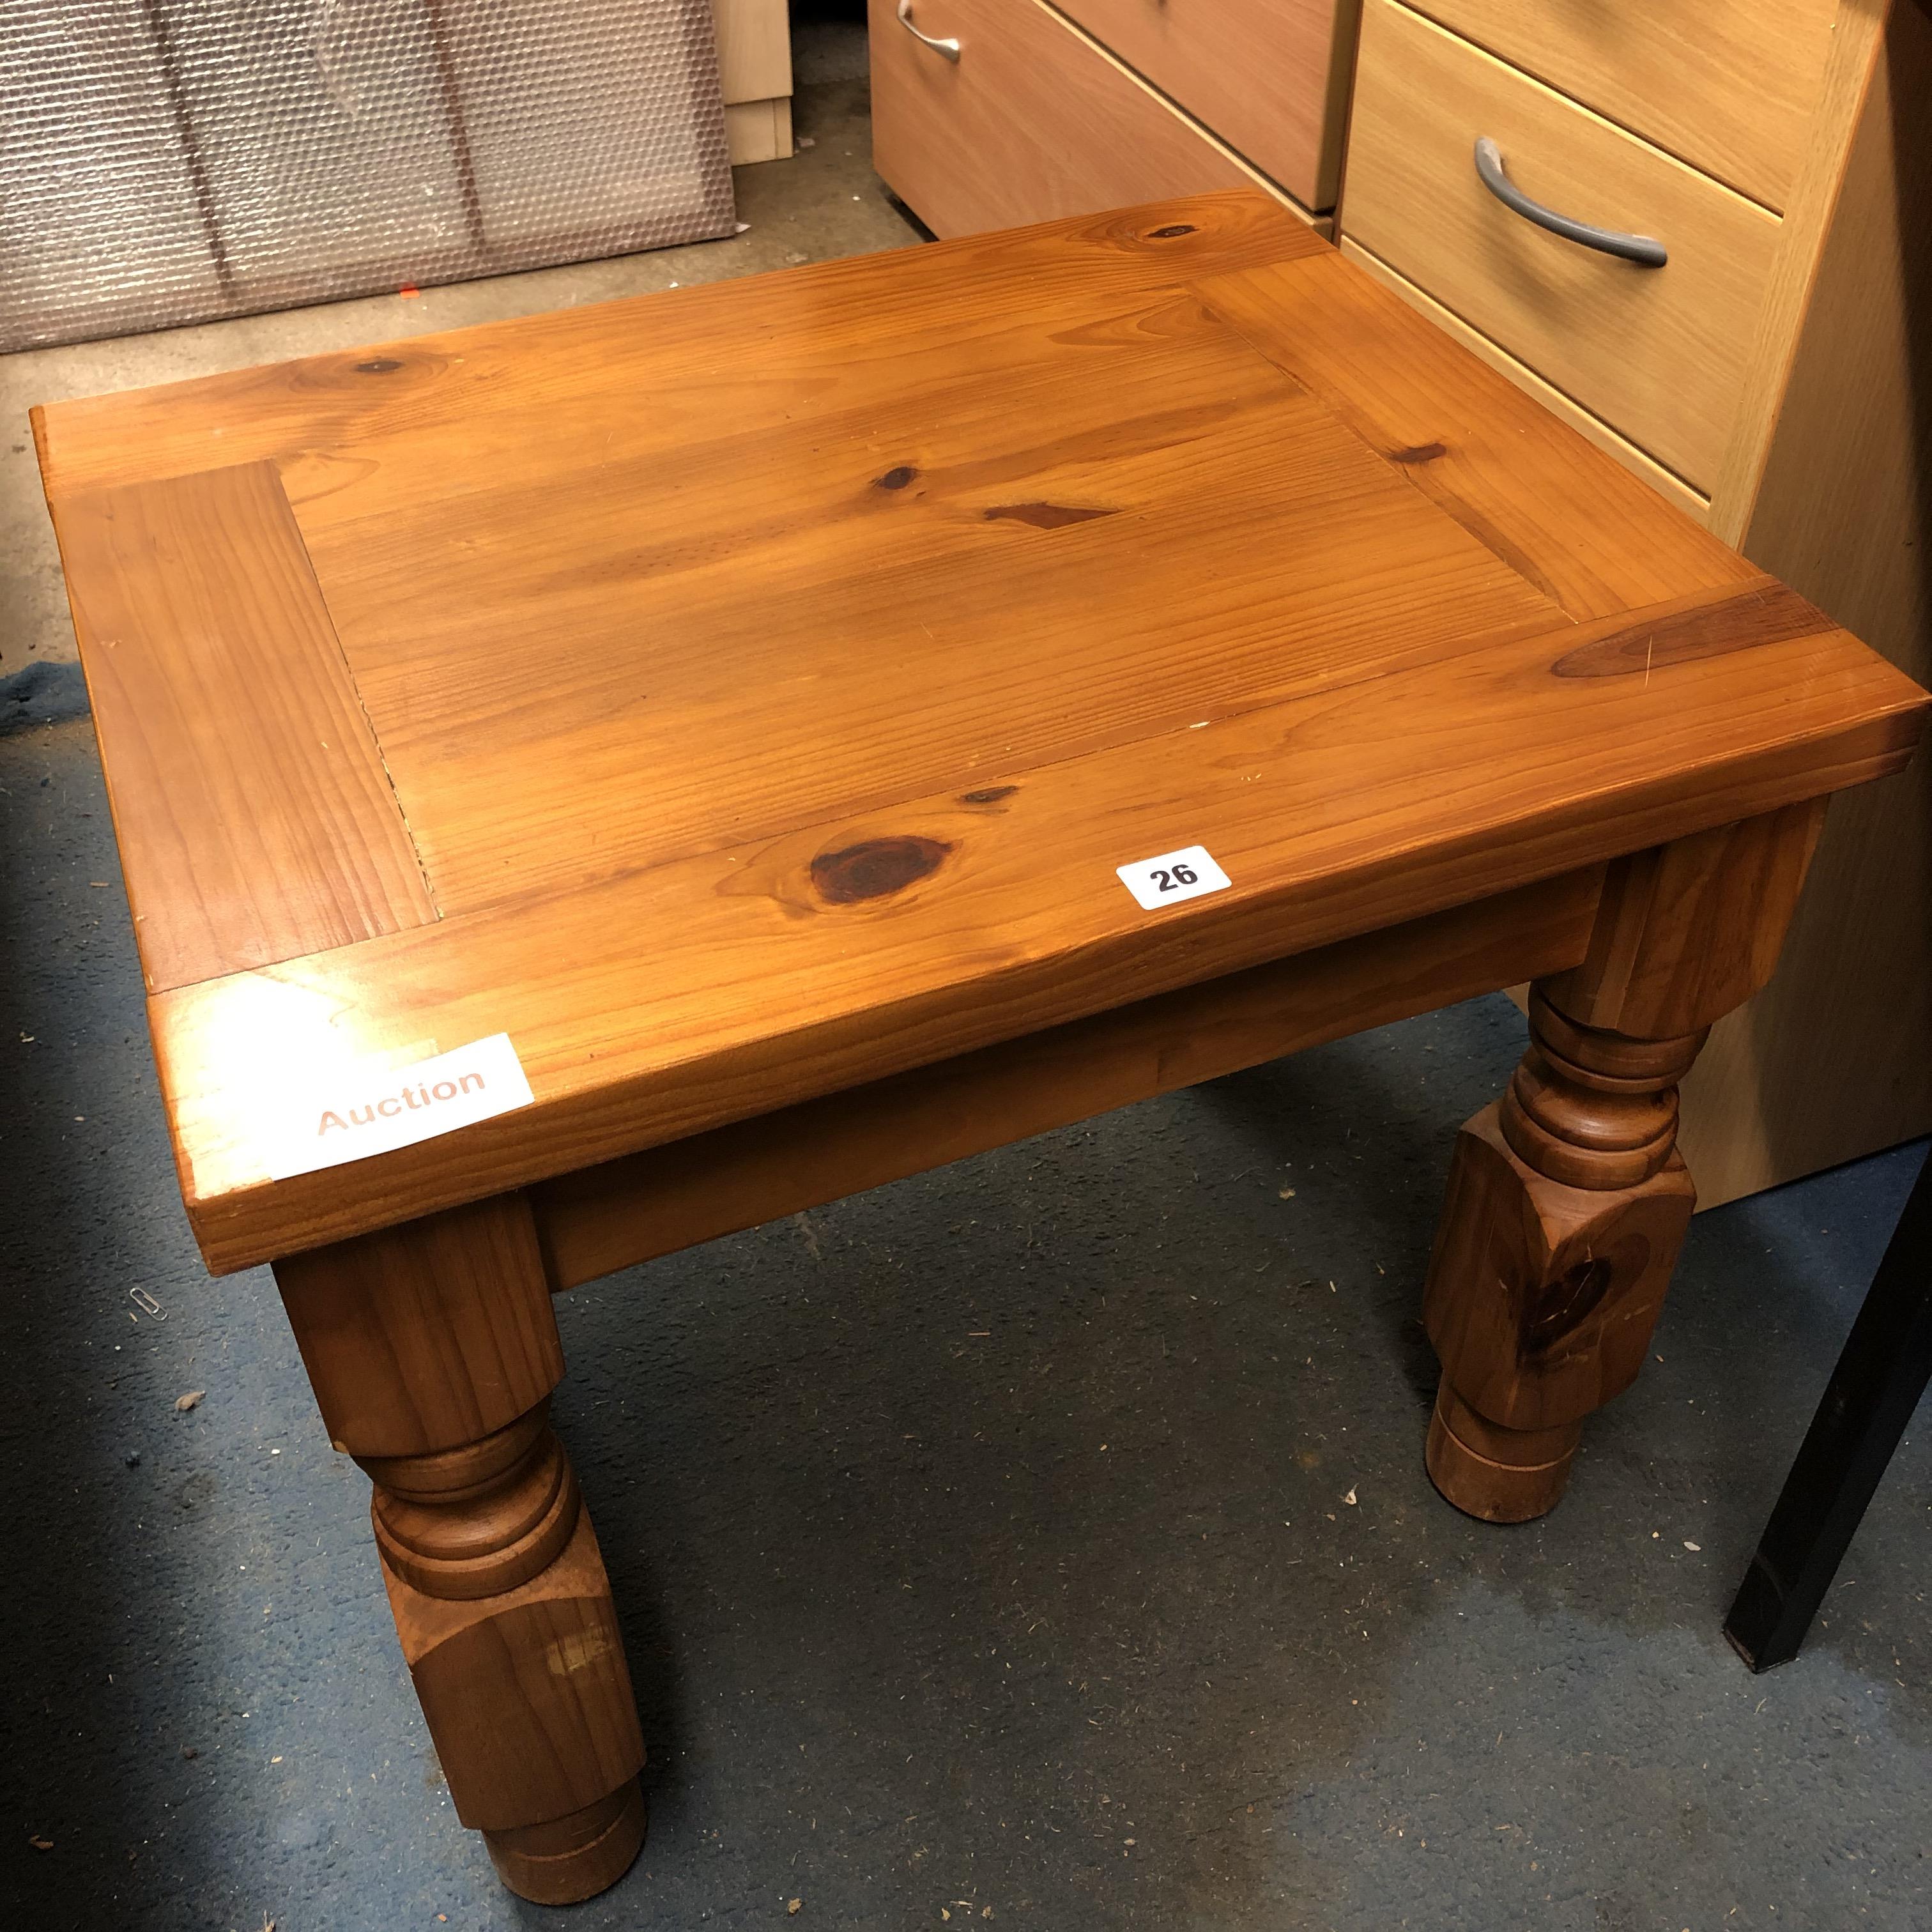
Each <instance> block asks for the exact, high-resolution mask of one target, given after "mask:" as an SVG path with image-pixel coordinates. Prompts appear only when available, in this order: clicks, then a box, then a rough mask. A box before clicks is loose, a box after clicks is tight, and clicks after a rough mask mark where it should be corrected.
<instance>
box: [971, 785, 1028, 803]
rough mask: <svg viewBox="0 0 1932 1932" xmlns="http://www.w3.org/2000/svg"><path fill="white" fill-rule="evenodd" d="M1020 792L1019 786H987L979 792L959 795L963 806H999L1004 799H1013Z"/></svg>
mask: <svg viewBox="0 0 1932 1932" xmlns="http://www.w3.org/2000/svg"><path fill="white" fill-rule="evenodd" d="M1018 790H1019V786H1018V785H986V786H985V787H983V788H982V789H981V790H978V791H962V793H960V794H959V802H960V803H961V804H962V805H998V803H999V802H1000V801H1001V799H1003V798H1011V797H1012V796H1013V793H1015V792H1016V791H1018Z"/></svg>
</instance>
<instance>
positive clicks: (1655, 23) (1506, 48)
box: [1415, 0, 1838, 208]
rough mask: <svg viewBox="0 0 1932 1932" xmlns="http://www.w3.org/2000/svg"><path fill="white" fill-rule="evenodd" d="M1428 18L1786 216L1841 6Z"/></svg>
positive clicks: (1584, 7)
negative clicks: (1807, 125) (1777, 209)
mask: <svg viewBox="0 0 1932 1932" xmlns="http://www.w3.org/2000/svg"><path fill="white" fill-rule="evenodd" d="M1415 5H1417V7H1418V10H1420V11H1421V12H1422V13H1427V14H1429V15H1430V16H1431V17H1433V19H1435V20H1439V21H1440V22H1441V23H1442V25H1443V26H1445V27H1451V28H1454V30H1455V31H1457V33H1459V34H1464V35H1466V37H1468V38H1469V39H1470V40H1475V41H1477V42H1478V43H1480V44H1481V45H1482V46H1485V47H1487V49H1489V50H1490V52H1492V53H1493V54H1499V55H1502V58H1504V59H1505V60H1506V61H1508V62H1511V63H1513V64H1514V65H1516V66H1517V67H1520V68H1526V69H1528V71H1529V72H1530V73H1532V74H1535V76H1536V77H1538V79H1539V80H1547V82H1549V83H1550V86H1553V87H1557V88H1561V89H1562V91H1563V92H1565V94H1569V95H1574V96H1575V97H1576V98H1577V99H1578V100H1579V101H1582V102H1583V103H1584V104H1585V105H1586V107H1594V108H1595V110H1597V112H1598V113H1600V114H1602V115H1607V116H1608V118H1610V119H1611V120H1613V121H1617V122H1619V124H1622V126H1624V127H1628V128H1630V129H1631V130H1633V131H1634V132H1635V133H1639V134H1641V135H1643V136H1644V137H1645V138H1646V139H1648V140H1651V141H1654V142H1655V143H1656V144H1657V145H1658V146H1659V147H1660V148H1665V149H1667V151H1669V152H1670V153H1671V154H1676V155H1678V156H1679V157H1681V158H1682V159H1683V160H1687V161H1688V162H1690V163H1691V165H1692V166H1694V167H1698V168H1701V169H1703V171H1704V172H1706V174H1710V175H1716V176H1717V178H1718V180H1720V181H1725V182H1727V183H1728V184H1730V186H1731V187H1734V188H1736V189H1738V190H1739V191H1740V192H1741V193H1745V194H1748V195H1749V196H1751V197H1752V199H1754V200H1757V201H1761V202H1764V203H1765V204H1766V205H1767V206H1768V207H1771V208H1783V207H1784V204H1785V202H1786V200H1787V198H1788V196H1790V192H1791V184H1792V182H1793V179H1794V178H1796V175H1797V172H1798V165H1799V160H1800V158H1801V157H1802V154H1803V151H1804V146H1805V133H1806V123H1807V121H1808V117H1809V115H1810V114H1811V109H1812V107H1813V105H1814V103H1815V101H1817V95H1818V86H1819V82H1820V78H1821V77H1822V76H1823V74H1824V71H1825V56H1826V53H1827V52H1829V50H1830V48H1831V45H1832V17H1833V16H1834V14H1835V13H1836V12H1837V11H1838V0H1614V4H1613V5H1605V4H1604V0H1415Z"/></svg>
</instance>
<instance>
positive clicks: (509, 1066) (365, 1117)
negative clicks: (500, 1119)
mask: <svg viewBox="0 0 1932 1932" xmlns="http://www.w3.org/2000/svg"><path fill="white" fill-rule="evenodd" d="M531 1100H532V1095H531V1093H530V1083H529V1081H528V1080H526V1079H525V1078H524V1077H523V1062H522V1061H520V1060H519V1059H518V1058H517V1049H515V1048H514V1046H511V1044H510V1036H509V1035H508V1034H506V1033H498V1034H491V1035H490V1037H489V1038H488V1039H487V1040H472V1041H471V1042H470V1043H469V1046H459V1047H456V1048H454V1049H452V1050H451V1051H450V1052H448V1053H439V1054H438V1055H436V1057H435V1058H434V1059H431V1060H419V1061H416V1063H415V1064H413V1066H409V1067H384V1066H383V1065H381V1064H379V1063H377V1062H374V1061H364V1062H363V1063H362V1064H361V1065H360V1066H359V1067H344V1068H342V1069H340V1070H338V1071H336V1072H335V1073H330V1074H328V1075H326V1076H320V1077H317V1078H311V1079H306V1080H305V1081H303V1082H302V1083H301V1084H300V1085H299V1087H298V1088H297V1089H296V1091H294V1092H293V1093H292V1094H284V1095H282V1096H280V1097H278V1100H277V1102H276V1105H275V1115H274V1117H273V1118H272V1119H271V1120H270V1121H267V1122H265V1123H264V1125H265V1127H266V1133H265V1136H264V1138H265V1139H266V1141H267V1142H268V1169H269V1179H270V1180H271V1181H287V1179H288V1178H290V1176H291V1175H297V1174H313V1173H314V1172H315V1171H316V1169H317V1168H320V1167H335V1166H338V1165H339V1164H340V1163H342V1162H344V1161H345V1160H366V1159H367V1158H368V1157H369V1156H370V1155H371V1154H388V1153H389V1152H391V1151H392V1150H393V1149H395V1148H405V1147H413V1146H414V1145H415V1144H416V1142H418V1141H427V1140H434V1139H435V1138H436V1136H437V1135H438V1134H449V1133H455V1131H456V1130H457V1129H458V1127H469V1126H470V1125H472V1124H473V1123H475V1121H487V1120H488V1119H490V1118H491V1116H492V1115H496V1114H507V1113H509V1112H512V1111H513V1110H514V1109H517V1108H518V1107H527V1106H529V1104H530V1102H531Z"/></svg>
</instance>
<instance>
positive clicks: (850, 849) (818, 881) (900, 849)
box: [811, 837, 953, 905]
mask: <svg viewBox="0 0 1932 1932" xmlns="http://www.w3.org/2000/svg"><path fill="white" fill-rule="evenodd" d="M951 850H953V847H951V846H950V845H949V844H945V843H944V841H941V840H940V839H938V838H913V837H905V838H868V839H865V841H862V843H861V844H856V845H847V846H844V847H842V848H841V850H838V851H836V852H821V853H819V855H818V856H817V858H815V859H813V860H812V862H811V883H813V884H814V886H817V889H818V895H819V897H820V898H822V899H823V900H825V901H826V902H827V903H828V904H832V905H856V904H858V902H859V901H860V900H861V899H882V898H886V897H888V896H889V895H890V894H892V893H893V892H904V890H905V889H906V887H907V886H909V885H911V884H912V883H913V882H914V881H915V880H919V879H922V878H924V877H926V874H928V873H929V872H934V871H938V869H939V867H940V865H941V862H942V861H943V860H944V859H945V857H946V855H947V853H949V852H950V851H951Z"/></svg>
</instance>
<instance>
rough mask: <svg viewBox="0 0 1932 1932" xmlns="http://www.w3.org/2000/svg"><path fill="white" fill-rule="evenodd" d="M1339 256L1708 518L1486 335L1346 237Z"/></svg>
mask: <svg viewBox="0 0 1932 1932" xmlns="http://www.w3.org/2000/svg"><path fill="white" fill-rule="evenodd" d="M1341 246H1342V252H1343V254H1345V255H1346V256H1347V257H1348V258H1349V260H1350V261H1352V262H1353V263H1355V264H1356V265H1357V266H1358V267H1360V268H1363V269H1367V271H1368V272H1369V273H1370V275H1373V276H1374V277H1375V278H1376V281H1379V282H1380V283H1382V284H1384V286H1385V287H1388V288H1391V289H1393V290H1394V291H1395V292H1396V293H1397V295H1399V296H1401V297H1402V299H1403V301H1404V302H1407V303H1408V304H1409V306H1410V307H1411V308H1414V309H1416V310H1418V311H1419V312H1420V313H1421V314H1424V315H1426V316H1427V317H1428V318H1429V319H1430V321H1431V322H1433V323H1435V325H1436V327H1437V328H1438V329H1441V330H1442V332H1443V333H1444V334H1445V335H1450V336H1453V337H1454V338H1455V339H1456V341H1458V342H1460V344H1462V345H1463V347H1464V348H1465V349H1466V350H1469V352H1470V353H1472V355H1476V356H1481V358H1482V359H1483V360H1484V362H1487V364H1488V365H1490V368H1492V369H1499V370H1501V371H1502V373H1503V374H1505V376H1507V377H1508V378H1509V379H1510V380H1511V382H1512V383H1515V385H1516V386H1517V388H1518V389H1521V390H1523V392H1525V393H1526V394H1527V395H1532V396H1534V397H1535V398H1536V400H1537V401H1538V402H1539V403H1541V404H1542V405H1543V407H1544V408H1545V409H1546V410H1549V411H1550V413H1551V415H1553V416H1560V417H1562V419H1563V420H1564V421H1565V422H1567V423H1568V425H1570V427H1571V428H1572V429H1574V430H1575V431H1577V433H1578V434H1580V435H1582V436H1586V437H1589V439H1590V440H1591V441H1592V443H1595V445H1596V446H1597V447H1598V449H1601V450H1604V451H1606V452H1608V454H1610V455H1612V456H1614V457H1615V458H1616V459H1617V460H1618V461H1619V463H1622V465H1623V466H1624V467H1625V469H1628V470H1630V471H1631V472H1634V474H1635V475H1639V476H1641V477H1642V478H1643V480H1644V481H1646V483H1648V484H1649V485H1650V487H1652V489H1653V490H1655V491H1656V492H1657V493H1658V495H1659V496H1663V497H1665V498H1667V499H1668V500H1669V501H1670V502H1673V503H1675V504H1676V505H1677V507H1678V508H1679V509H1680V510H1682V511H1685V513H1686V514H1688V515H1691V516H1693V517H1696V518H1697V520H1698V521H1699V522H1700V523H1703V522H1704V521H1705V520H1706V519H1707V518H1708V517H1709V515H1710V513H1711V505H1710V502H1709V499H1708V498H1706V497H1703V496H1699V495H1698V493H1697V491H1696V490H1694V489H1692V488H1691V486H1690V484H1688V483H1687V482H1685V481H1684V479H1683V478H1682V477H1681V476H1673V475H1672V474H1671V473H1670V471H1669V470H1667V469H1665V468H1664V466H1663V465H1662V464H1661V463H1653V462H1652V460H1650V458H1649V457H1647V456H1646V455H1644V453H1643V451H1642V450H1640V449H1638V448H1637V445H1636V444H1635V443H1627V442H1625V440H1624V439H1623V438H1622V437H1620V436H1619V435H1618V434H1617V433H1616V431H1615V430H1613V429H1612V428H1610V425H1608V424H1607V423H1601V422H1598V420H1597V419H1596V418H1595V416H1592V415H1591V413H1589V410H1580V409H1579V408H1578V407H1577V405H1576V404H1574V403H1573V402H1572V401H1571V400H1570V398H1568V396H1566V395H1565V394H1564V393H1563V392H1562V390H1561V389H1552V388H1551V387H1550V385H1549V384H1548V383H1546V382H1545V381H1544V380H1543V378H1542V377H1541V376H1539V375H1538V374H1537V373H1536V371H1535V370H1534V369H1527V368H1524V366H1523V364H1521V363H1520V362H1518V361H1517V359H1516V358H1515V357H1514V356H1512V355H1511V354H1510V353H1508V350H1502V349H1499V348H1498V347H1496V344H1494V343H1493V342H1492V341H1490V339H1489V338H1488V337H1487V336H1486V335H1480V334H1478V332H1477V331H1476V330H1475V329H1472V328H1471V327H1470V326H1469V324H1468V323H1466V322H1465V321H1464V320H1463V319H1462V317H1460V316H1457V315H1451V314H1450V312H1449V311H1448V310H1447V309H1446V308H1444V307H1443V306H1442V304H1441V303H1440V302H1437V301H1436V299H1434V298H1433V296H1426V295H1424V293H1422V291H1421V290H1420V289H1419V288H1418V287H1416V286H1415V284H1414V283H1413V282H1412V281H1409V280H1408V279H1407V278H1406V277H1404V276H1401V275H1397V273H1396V272H1395V271H1394V269H1391V267H1390V266H1389V265H1388V263H1386V262H1384V261H1381V260H1378V259H1377V258H1376V257H1375V256H1373V255H1371V254H1370V253H1369V251H1367V249H1366V248H1364V247H1363V246H1362V245H1361V243H1359V242H1351V241H1349V239H1347V238H1346V236H1345V237H1344V238H1343V242H1342V245H1341Z"/></svg>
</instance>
